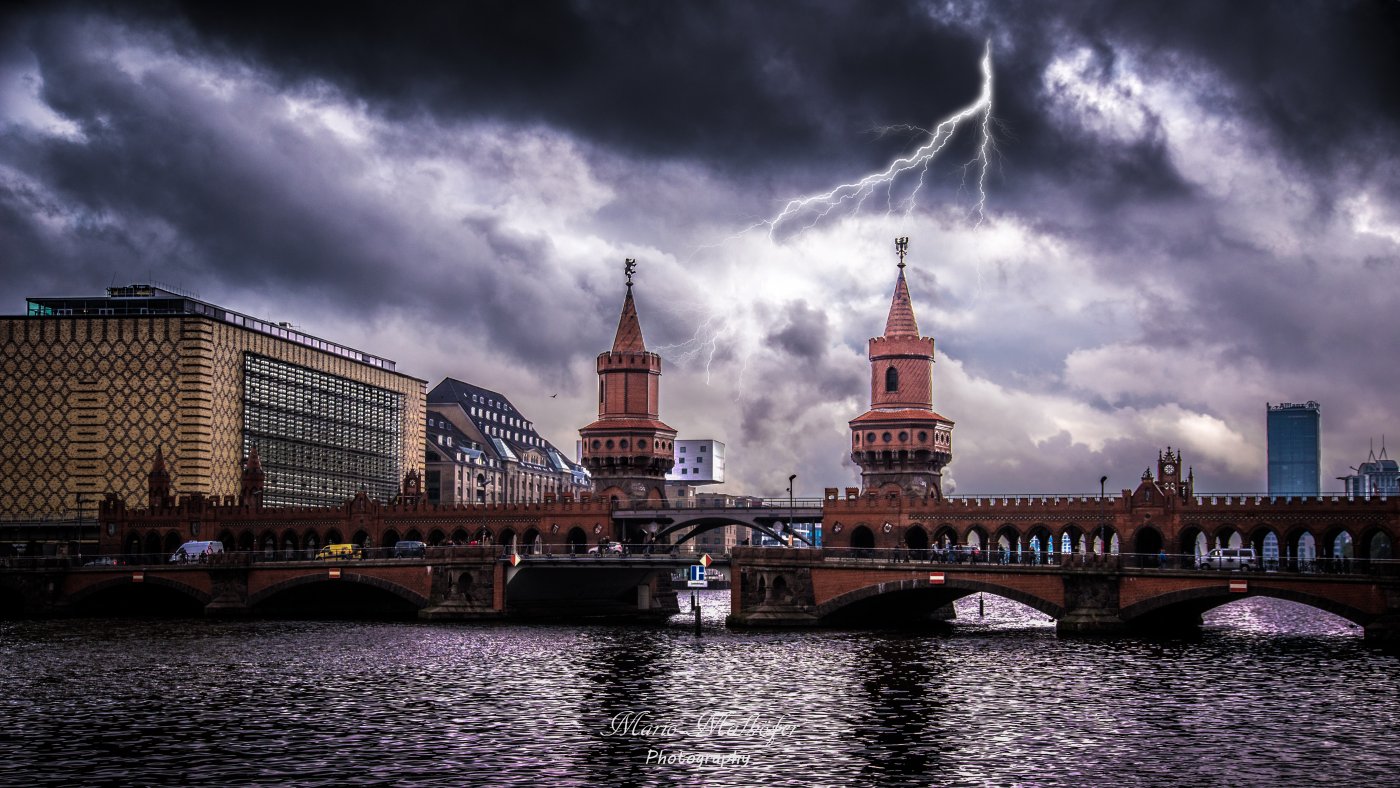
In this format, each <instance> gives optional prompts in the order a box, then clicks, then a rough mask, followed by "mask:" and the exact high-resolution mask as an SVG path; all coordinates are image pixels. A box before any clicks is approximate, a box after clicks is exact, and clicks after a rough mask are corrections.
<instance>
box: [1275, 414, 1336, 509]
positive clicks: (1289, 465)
mask: <svg viewBox="0 0 1400 788" xmlns="http://www.w3.org/2000/svg"><path fill="white" fill-rule="evenodd" d="M1266 407H1267V408H1268V411H1267V412H1268V429H1269V494H1270V495H1320V494H1321V493H1322V412H1321V408H1320V406H1319V405H1318V404H1317V403H1316V402H1308V403H1307V404H1305V405H1294V404H1283V405H1268V406H1266Z"/></svg>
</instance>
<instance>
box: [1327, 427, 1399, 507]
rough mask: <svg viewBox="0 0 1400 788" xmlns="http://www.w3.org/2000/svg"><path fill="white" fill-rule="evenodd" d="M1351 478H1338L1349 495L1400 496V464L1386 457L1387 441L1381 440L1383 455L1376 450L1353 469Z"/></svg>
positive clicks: (1372, 450)
mask: <svg viewBox="0 0 1400 788" xmlns="http://www.w3.org/2000/svg"><path fill="white" fill-rule="evenodd" d="M1352 471H1354V473H1352V474H1351V475H1350V476H1338V477H1337V478H1338V479H1340V480H1341V482H1342V485H1343V488H1344V489H1345V490H1346V494H1347V495H1353V496H1362V497H1369V496H1373V495H1383V496H1391V495H1400V464H1397V463H1396V462H1395V460H1392V459H1390V458H1389V457H1387V456H1386V452H1385V439H1384V438H1382V439H1381V453H1380V456H1379V457H1377V456H1376V450H1375V449H1374V448H1372V449H1371V454H1370V455H1369V456H1368V457H1367V458H1366V461H1365V462H1363V463H1361V464H1360V465H1358V466H1356V467H1355V468H1352Z"/></svg>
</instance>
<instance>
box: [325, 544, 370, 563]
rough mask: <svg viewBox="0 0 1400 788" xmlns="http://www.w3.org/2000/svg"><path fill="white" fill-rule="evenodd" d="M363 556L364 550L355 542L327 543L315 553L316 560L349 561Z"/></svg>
mask: <svg viewBox="0 0 1400 788" xmlns="http://www.w3.org/2000/svg"><path fill="white" fill-rule="evenodd" d="M363 557H364V551H363V550H362V549H361V548H360V546H359V545H357V544H328V545H326V546H325V547H322V548H321V551H320V552H319V553H317V554H316V560H317V561H349V560H352V559H356V558H363Z"/></svg>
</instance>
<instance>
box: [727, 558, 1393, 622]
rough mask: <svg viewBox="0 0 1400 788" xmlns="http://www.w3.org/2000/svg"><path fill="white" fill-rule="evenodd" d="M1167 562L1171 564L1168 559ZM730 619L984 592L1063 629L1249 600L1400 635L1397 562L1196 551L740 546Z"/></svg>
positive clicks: (806, 617)
mask: <svg viewBox="0 0 1400 788" xmlns="http://www.w3.org/2000/svg"><path fill="white" fill-rule="evenodd" d="M1164 558H1165V560H1163V559H1164ZM731 561H732V563H731V570H732V585H731V589H730V594H731V597H730V617H729V624H730V625H731V626H773V627H820V626H840V625H849V624H853V623H855V624H862V625H864V624H869V623H876V622H879V623H899V622H906V623H919V622H928V621H931V620H935V619H938V618H946V617H947V610H948V606H949V605H951V604H952V602H954V601H956V600H957V599H959V598H961V597H964V596H967V595H969V594H974V593H979V592H985V593H989V594H995V595H998V596H1002V597H1005V598H1007V599H1011V600H1014V601H1016V602H1020V603H1022V604H1024V605H1027V606H1029V607H1031V608H1034V609H1035V610H1038V611H1040V612H1042V613H1044V614H1046V615H1047V616H1050V617H1051V618H1053V619H1055V621H1056V631H1057V632H1059V633H1062V634H1072V635H1117V634H1124V633H1132V632H1142V631H1154V632H1164V631H1183V630H1188V631H1189V630H1191V629H1194V628H1195V627H1198V626H1199V625H1200V623H1201V614H1202V613H1204V612H1205V611H1207V610H1210V609H1211V608H1214V607H1218V606H1220V605H1223V604H1226V603H1228V602H1233V601H1235V600H1238V599H1243V598H1247V597H1250V596H1266V597H1274V598H1278V599H1286V600H1290V601H1293V602H1299V603H1302V604H1305V605H1310V606H1312V607H1315V608H1319V609H1321V610H1325V611H1327V612H1330V613H1335V614H1336V615H1338V616H1341V617H1342V618H1345V619H1347V620H1348V621H1351V622H1353V623H1355V624H1358V625H1360V626H1361V627H1363V628H1364V631H1365V636H1366V638H1367V639H1368V640H1371V641H1376V642H1382V643H1387V644H1390V645H1394V644H1397V643H1400V561H1392V560H1368V561H1362V560H1348V561H1341V560H1310V561H1304V562H1299V561H1292V562H1288V561H1283V562H1278V563H1274V564H1270V565H1268V566H1264V565H1262V564H1256V566H1255V571H1221V570H1212V569H1202V568H1196V562H1195V560H1194V557H1193V556H1190V555H1173V556H1167V555H1166V554H1164V553H1159V554H1141V555H1131V554H1121V555H1120V554H1111V555H1094V554H1085V553H1080V554H1050V555H1048V556H1047V555H1046V554H1035V555H1031V554H1022V557H1021V559H1020V560H1006V559H1005V558H1003V557H1002V554H997V555H995V557H992V556H991V555H989V556H988V559H987V560H981V559H980V557H979V558H973V556H972V554H968V553H950V554H942V555H939V554H935V553H933V552H931V551H923V552H917V551H909V550H906V549H902V548H901V549H883V550H882V549H862V550H852V549H842V548H824V549H820V550H802V549H781V548H758V547H748V548H737V549H735V551H734V553H733V555H732V558H731Z"/></svg>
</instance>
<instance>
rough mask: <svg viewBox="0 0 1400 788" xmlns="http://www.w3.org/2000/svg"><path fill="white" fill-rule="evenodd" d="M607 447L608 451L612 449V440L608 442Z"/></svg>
mask: <svg viewBox="0 0 1400 788" xmlns="http://www.w3.org/2000/svg"><path fill="white" fill-rule="evenodd" d="M607 446H608V448H609V449H611V448H612V440H611V439H609V440H608V443H607Z"/></svg>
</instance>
